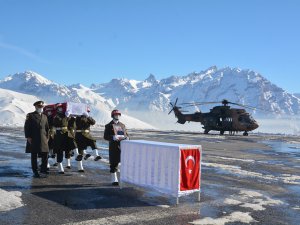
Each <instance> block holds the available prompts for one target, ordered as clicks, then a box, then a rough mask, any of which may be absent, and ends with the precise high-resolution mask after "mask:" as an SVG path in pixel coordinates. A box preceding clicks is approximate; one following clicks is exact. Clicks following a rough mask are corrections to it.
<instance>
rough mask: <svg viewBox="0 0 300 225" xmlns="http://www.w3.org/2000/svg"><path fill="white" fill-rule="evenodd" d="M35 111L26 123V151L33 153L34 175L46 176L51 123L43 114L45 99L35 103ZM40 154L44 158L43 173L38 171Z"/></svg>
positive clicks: (27, 118) (29, 114) (28, 115)
mask: <svg viewBox="0 0 300 225" xmlns="http://www.w3.org/2000/svg"><path fill="white" fill-rule="evenodd" d="M33 105H34V106H35V111H34V112H31V113H28V114H27V116H26V121H25V125H24V132H25V137H26V138H27V143H26V153H31V168H32V172H33V174H34V177H41V176H42V177H46V174H48V172H47V164H48V152H49V147H48V138H49V125H48V119H47V116H46V115H44V114H42V110H43V107H44V102H43V101H37V102H35V103H34V104H33ZM38 154H40V156H41V158H42V165H41V170H40V172H41V174H39V172H38V164H37V157H38Z"/></svg>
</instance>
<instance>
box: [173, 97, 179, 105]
mask: <svg viewBox="0 0 300 225" xmlns="http://www.w3.org/2000/svg"><path fill="white" fill-rule="evenodd" d="M177 101H178V98H176V101H175V104H174V106H176V103H177Z"/></svg>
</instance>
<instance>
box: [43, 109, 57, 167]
mask: <svg viewBox="0 0 300 225" xmlns="http://www.w3.org/2000/svg"><path fill="white" fill-rule="evenodd" d="M44 113H45V114H46V116H47V118H48V124H49V140H48V146H49V157H51V158H55V154H54V153H53V141H54V135H55V128H54V127H53V112H52V110H47V111H46V112H45V111H44ZM47 167H48V168H50V165H49V162H48V166H47Z"/></svg>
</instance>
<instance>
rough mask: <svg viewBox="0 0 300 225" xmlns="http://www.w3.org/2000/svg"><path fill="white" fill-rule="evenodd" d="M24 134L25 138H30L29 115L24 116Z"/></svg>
mask: <svg viewBox="0 0 300 225" xmlns="http://www.w3.org/2000/svg"><path fill="white" fill-rule="evenodd" d="M24 133H25V138H32V133H31V118H30V115H29V114H27V115H26V120H25V124H24Z"/></svg>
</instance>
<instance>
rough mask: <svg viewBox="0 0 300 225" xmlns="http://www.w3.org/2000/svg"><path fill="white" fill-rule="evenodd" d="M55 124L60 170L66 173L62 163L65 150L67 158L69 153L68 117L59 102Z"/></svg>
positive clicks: (55, 149) (61, 172) (55, 146)
mask: <svg viewBox="0 0 300 225" xmlns="http://www.w3.org/2000/svg"><path fill="white" fill-rule="evenodd" d="M53 126H54V127H55V130H56V133H55V136H54V146H53V147H54V148H53V149H54V153H55V154H56V155H57V159H56V160H57V164H58V165H57V166H58V172H59V173H60V174H64V168H63V165H62V161H63V154H64V152H65V156H66V158H67V157H68V155H69V151H68V150H69V148H68V141H69V140H68V133H69V132H68V117H66V115H65V113H64V111H63V107H62V104H57V106H56V115H55V117H54V119H53Z"/></svg>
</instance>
